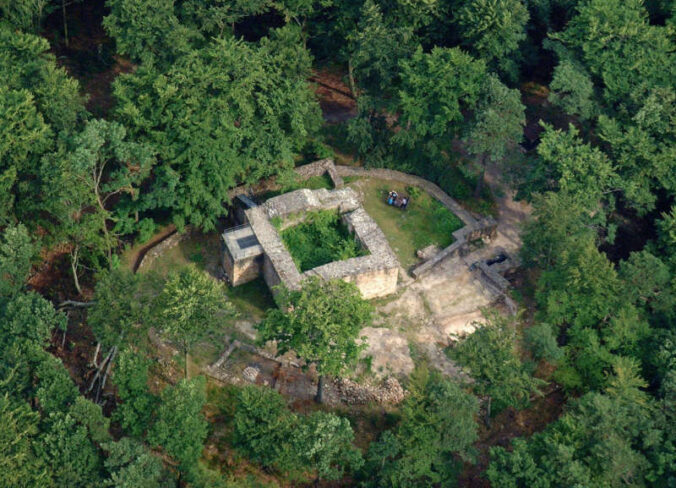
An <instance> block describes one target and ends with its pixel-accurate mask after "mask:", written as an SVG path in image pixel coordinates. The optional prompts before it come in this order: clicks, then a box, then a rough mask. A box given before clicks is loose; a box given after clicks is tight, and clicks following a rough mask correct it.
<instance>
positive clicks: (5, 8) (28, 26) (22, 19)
mask: <svg viewBox="0 0 676 488" xmlns="http://www.w3.org/2000/svg"><path fill="white" fill-rule="evenodd" d="M49 4H50V0H3V1H2V2H0V21H3V20H4V21H5V22H7V23H8V24H9V25H10V26H12V27H14V28H15V29H20V30H23V31H26V32H32V33H37V31H38V30H39V28H40V23H41V22H42V19H43V17H44V16H45V15H46V14H47V13H48V11H49Z"/></svg>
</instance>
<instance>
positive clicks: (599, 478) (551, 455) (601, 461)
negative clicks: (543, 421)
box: [487, 365, 674, 488]
mask: <svg viewBox="0 0 676 488" xmlns="http://www.w3.org/2000/svg"><path fill="white" fill-rule="evenodd" d="M610 383H611V385H610V386H609V388H608V393H606V394H602V393H588V394H587V395H585V396H583V397H582V398H580V399H579V400H578V401H576V402H574V404H573V406H572V408H571V409H570V410H569V411H567V412H566V413H565V414H564V415H563V416H562V417H561V418H560V419H559V420H557V421H556V422H555V423H553V424H551V425H550V426H549V427H548V428H547V429H546V430H545V431H544V432H541V433H536V434H534V435H533V436H532V437H531V438H530V439H528V440H526V439H515V440H514V441H513V442H512V450H511V451H507V450H506V449H504V448H502V447H496V448H493V449H492V450H491V458H492V461H491V464H490V466H489V467H488V470H487V475H488V478H489V480H490V481H491V483H492V484H494V485H496V486H510V487H520V486H540V487H543V488H546V487H554V486H624V485H629V486H668V484H653V483H655V482H657V479H656V478H659V477H661V475H660V474H657V473H654V472H651V466H650V462H649V458H650V457H652V456H653V455H656V454H657V452H656V448H658V446H659V445H660V442H661V441H662V439H663V438H664V436H665V432H666V431H665V430H664V429H665V427H666V428H667V429H668V427H667V424H662V421H661V420H660V415H659V413H658V412H657V411H656V409H655V405H654V402H653V401H651V400H650V399H649V398H648V397H647V395H646V394H645V393H644V392H642V391H641V390H640V389H639V388H640V387H643V386H645V384H644V383H643V382H642V380H641V379H640V378H639V377H638V376H637V375H636V368H635V366H634V367H632V366H629V365H627V366H625V367H624V369H622V368H620V369H617V370H616V375H615V376H614V378H613V379H612V380H611V382H610ZM662 454H666V453H660V455H662ZM673 459H674V458H673V452H672V453H671V458H670V459H668V458H664V459H663V461H667V462H669V461H670V460H673ZM663 474H664V473H663ZM668 477H669V475H668V474H667V475H666V476H664V477H663V478H662V480H663V481H666V480H667V479H668Z"/></svg>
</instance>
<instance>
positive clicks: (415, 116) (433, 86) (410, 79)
mask: <svg viewBox="0 0 676 488" xmlns="http://www.w3.org/2000/svg"><path fill="white" fill-rule="evenodd" d="M400 68H401V79H402V84H401V89H400V91H399V101H398V107H397V108H398V109H399V110H400V111H401V115H400V117H399V121H398V125H399V126H400V127H401V130H400V131H399V132H398V133H397V134H396V136H395V140H396V141H398V142H400V143H401V144H403V145H405V146H406V145H408V146H413V145H415V144H416V143H419V142H421V141H427V140H431V141H432V142H431V144H433V145H435V146H439V147H447V145H448V144H449V143H450V138H451V137H452V136H453V135H455V134H457V132H458V131H459V129H460V127H461V126H462V122H463V120H464V118H463V111H465V110H470V109H473V108H474V106H475V104H476V102H477V101H478V99H479V96H480V93H481V87H482V86H483V82H484V79H485V76H486V68H485V64H484V62H483V61H479V60H476V59H473V58H472V57H471V56H470V55H468V54H466V53H464V52H462V51H461V50H460V49H457V48H453V49H448V48H438V47H437V48H434V49H432V52H430V53H425V52H423V50H422V48H420V47H419V48H418V50H417V51H416V52H415V53H414V54H413V56H412V57H411V59H403V60H401V61H400Z"/></svg>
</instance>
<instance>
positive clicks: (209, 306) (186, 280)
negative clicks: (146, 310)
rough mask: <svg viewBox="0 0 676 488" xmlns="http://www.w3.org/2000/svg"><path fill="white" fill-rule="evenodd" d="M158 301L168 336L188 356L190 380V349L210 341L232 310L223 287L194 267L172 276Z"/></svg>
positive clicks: (186, 367)
mask: <svg viewBox="0 0 676 488" xmlns="http://www.w3.org/2000/svg"><path fill="white" fill-rule="evenodd" d="M157 301H158V303H157V306H159V307H160V316H161V318H162V320H163V322H164V325H163V330H164V332H165V333H167V334H168V335H169V337H170V338H171V339H172V340H173V341H175V342H176V343H177V344H179V345H180V347H181V350H182V351H183V353H184V354H185V356H186V364H185V376H186V378H187V377H188V362H187V359H188V358H187V356H188V353H189V352H190V349H191V348H192V347H193V346H194V345H195V344H196V343H198V342H199V341H200V340H203V339H205V338H206V337H208V335H209V334H210V333H211V332H212V331H213V330H214V328H215V327H216V326H217V325H218V324H219V322H220V320H221V319H222V317H223V316H224V315H227V314H229V313H232V307H231V305H230V303H229V302H227V301H226V297H225V292H224V290H223V287H222V286H221V284H220V283H218V282H217V281H215V280H214V279H213V278H211V277H210V276H209V275H207V274H206V273H203V272H201V271H199V270H198V269H197V268H195V267H194V266H193V267H189V268H185V269H183V270H181V271H178V272H175V273H172V274H170V275H169V277H168V278H167V282H166V283H165V285H164V288H163V289H162V292H161V293H160V295H159V297H158V299H157Z"/></svg>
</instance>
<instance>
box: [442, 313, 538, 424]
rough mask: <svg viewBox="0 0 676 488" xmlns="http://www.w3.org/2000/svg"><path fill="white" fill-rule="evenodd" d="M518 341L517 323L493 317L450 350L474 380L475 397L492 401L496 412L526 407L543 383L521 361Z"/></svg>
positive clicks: (477, 326) (496, 316)
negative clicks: (479, 396) (508, 408)
mask: <svg viewBox="0 0 676 488" xmlns="http://www.w3.org/2000/svg"><path fill="white" fill-rule="evenodd" d="M516 340H517V333H516V329H515V324H514V323H512V322H511V321H510V320H509V319H508V318H506V317H501V316H499V315H496V314H493V315H491V316H490V317H489V319H488V321H487V322H486V323H484V324H476V330H475V331H474V332H472V333H471V334H470V335H469V336H467V337H466V338H464V339H463V340H462V341H461V342H460V343H459V344H458V345H457V346H455V348H454V349H452V350H451V355H452V356H453V358H454V359H456V360H457V361H458V362H459V363H460V364H462V365H463V366H465V367H466V368H467V371H468V373H469V374H470V376H471V377H472V378H473V379H474V381H475V383H474V391H475V392H476V394H477V395H481V396H487V397H489V398H490V400H491V403H492V405H493V406H494V409H493V411H498V412H499V411H500V410H503V409H504V408H507V407H514V408H525V407H527V406H528V404H529V403H530V396H531V395H532V394H538V393H539V388H540V387H541V386H542V385H543V384H544V382H543V381H542V380H540V379H538V378H534V377H533V376H531V374H530V372H529V371H528V369H527V368H526V366H525V365H524V364H523V363H522V362H521V359H520V358H519V354H518V351H517V349H516ZM489 408H490V407H489Z"/></svg>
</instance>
